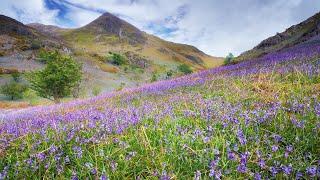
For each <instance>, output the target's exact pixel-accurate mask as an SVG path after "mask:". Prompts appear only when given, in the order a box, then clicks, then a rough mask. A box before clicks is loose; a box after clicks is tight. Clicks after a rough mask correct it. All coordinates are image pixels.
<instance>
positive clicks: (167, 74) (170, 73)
mask: <svg viewBox="0 0 320 180" xmlns="http://www.w3.org/2000/svg"><path fill="white" fill-rule="evenodd" d="M173 73H174V72H173V71H172V70H169V71H167V73H166V79H170V78H171V77H172V76H173Z"/></svg>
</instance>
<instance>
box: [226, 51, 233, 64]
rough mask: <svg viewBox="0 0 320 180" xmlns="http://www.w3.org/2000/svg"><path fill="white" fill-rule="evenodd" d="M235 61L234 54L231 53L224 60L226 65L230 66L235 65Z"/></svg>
mask: <svg viewBox="0 0 320 180" xmlns="http://www.w3.org/2000/svg"><path fill="white" fill-rule="evenodd" d="M233 61H234V55H233V54H232V53H229V54H228V56H227V57H226V58H225V59H224V65H228V64H231V63H233Z"/></svg>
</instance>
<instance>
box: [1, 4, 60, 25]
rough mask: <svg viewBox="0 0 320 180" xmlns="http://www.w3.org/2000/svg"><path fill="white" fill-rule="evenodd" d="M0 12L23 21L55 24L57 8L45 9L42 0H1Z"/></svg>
mask: <svg viewBox="0 0 320 180" xmlns="http://www.w3.org/2000/svg"><path fill="white" fill-rule="evenodd" d="M0 13H1V14H4V15H7V16H10V17H12V18H14V19H17V20H19V21H22V22H24V23H33V22H39V23H43V24H56V21H57V19H56V16H57V14H58V10H49V9H47V8H46V6H45V3H44V1H43V0H27V1H26V0H14V1H13V0H1V5H0Z"/></svg>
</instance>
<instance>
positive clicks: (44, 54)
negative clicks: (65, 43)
mask: <svg viewBox="0 0 320 180" xmlns="http://www.w3.org/2000/svg"><path fill="white" fill-rule="evenodd" d="M57 56H59V52H58V51H46V50H44V49H41V50H40V52H39V54H38V60H39V61H40V62H42V63H48V62H49V61H52V60H54V59H55V58H56V57H57Z"/></svg>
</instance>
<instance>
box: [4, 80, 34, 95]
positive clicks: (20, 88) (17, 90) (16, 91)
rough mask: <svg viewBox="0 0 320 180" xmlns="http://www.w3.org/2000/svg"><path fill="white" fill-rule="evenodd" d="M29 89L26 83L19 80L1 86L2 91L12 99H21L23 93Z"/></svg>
mask: <svg viewBox="0 0 320 180" xmlns="http://www.w3.org/2000/svg"><path fill="white" fill-rule="evenodd" d="M27 89H28V87H27V86H26V85H24V84H19V83H17V82H15V81H14V82H11V83H8V84H5V85H3V86H2V87H1V93H2V94H4V95H6V96H9V97H10V99H11V100H14V99H21V98H22V97H23V96H22V95H23V93H24V92H25V91H26V90H27Z"/></svg>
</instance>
